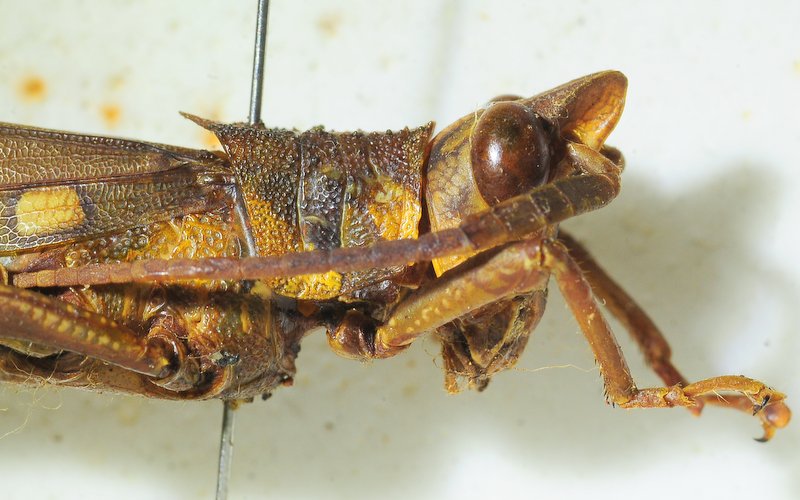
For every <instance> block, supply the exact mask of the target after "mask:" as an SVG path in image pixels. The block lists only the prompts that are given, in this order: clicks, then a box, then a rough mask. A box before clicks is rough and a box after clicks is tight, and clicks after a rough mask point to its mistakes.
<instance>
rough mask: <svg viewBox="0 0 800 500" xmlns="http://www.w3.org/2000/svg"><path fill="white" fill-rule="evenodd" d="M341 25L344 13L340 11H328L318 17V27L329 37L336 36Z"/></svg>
mask: <svg viewBox="0 0 800 500" xmlns="http://www.w3.org/2000/svg"><path fill="white" fill-rule="evenodd" d="M341 25H342V15H341V14H340V13H338V12H328V13H326V14H323V15H322V16H320V17H319V18H318V19H317V29H318V30H319V31H320V33H322V34H323V35H325V36H326V37H328V38H333V37H335V36H336V35H337V34H338V33H339V28H340V27H341Z"/></svg>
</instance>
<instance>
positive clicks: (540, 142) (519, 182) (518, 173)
mask: <svg viewBox="0 0 800 500" xmlns="http://www.w3.org/2000/svg"><path fill="white" fill-rule="evenodd" d="M549 149H550V148H549V145H548V138H547V133H546V132H545V130H544V128H543V127H542V121H541V119H540V118H539V116H538V115H537V114H536V113H534V112H533V111H532V110H530V109H529V108H527V107H526V106H524V105H522V104H520V103H518V102H514V101H500V102H497V103H496V104H492V105H491V106H489V107H488V108H487V109H486V111H484V112H483V114H482V115H481V116H480V118H478V123H477V125H476V126H475V129H474V130H473V132H472V151H471V155H472V173H473V175H474V176H475V182H476V184H477V185H478V189H479V190H480V192H481V195H482V196H483V199H484V200H486V202H487V203H489V204H490V205H494V204H497V203H499V202H500V201H503V200H507V199H508V198H511V197H513V196H516V195H518V194H522V193H524V192H526V191H528V190H530V189H531V188H533V187H536V186H539V185H541V184H543V183H544V182H545V181H547V175H548V173H549V170H550V150H549Z"/></svg>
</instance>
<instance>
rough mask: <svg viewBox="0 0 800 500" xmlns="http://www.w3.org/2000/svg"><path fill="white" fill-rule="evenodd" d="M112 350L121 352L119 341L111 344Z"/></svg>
mask: <svg viewBox="0 0 800 500" xmlns="http://www.w3.org/2000/svg"><path fill="white" fill-rule="evenodd" d="M111 348H112V349H113V350H115V351H119V348H120V344H119V341H114V342H112V343H111Z"/></svg>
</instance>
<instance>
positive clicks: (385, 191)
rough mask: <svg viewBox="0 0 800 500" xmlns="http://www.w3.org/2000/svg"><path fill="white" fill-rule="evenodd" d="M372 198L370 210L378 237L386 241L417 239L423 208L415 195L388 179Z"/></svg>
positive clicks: (381, 184) (383, 181) (382, 182)
mask: <svg viewBox="0 0 800 500" xmlns="http://www.w3.org/2000/svg"><path fill="white" fill-rule="evenodd" d="M379 189H380V190H379V191H378V192H377V193H375V195H374V196H373V197H372V200H373V202H371V203H369V205H368V207H367V208H368V210H369V214H370V215H371V216H372V220H373V221H374V222H375V227H376V228H377V233H378V235H379V236H380V237H381V238H383V239H385V240H399V239H404V238H416V237H417V236H418V235H419V219H420V217H421V216H422V206H421V205H420V204H419V200H418V199H417V196H416V194H415V193H413V192H412V191H411V190H409V189H407V188H406V187H405V186H403V185H402V184H399V183H397V182H394V181H393V180H392V179H390V178H388V177H386V178H382V179H381V181H380V188H379Z"/></svg>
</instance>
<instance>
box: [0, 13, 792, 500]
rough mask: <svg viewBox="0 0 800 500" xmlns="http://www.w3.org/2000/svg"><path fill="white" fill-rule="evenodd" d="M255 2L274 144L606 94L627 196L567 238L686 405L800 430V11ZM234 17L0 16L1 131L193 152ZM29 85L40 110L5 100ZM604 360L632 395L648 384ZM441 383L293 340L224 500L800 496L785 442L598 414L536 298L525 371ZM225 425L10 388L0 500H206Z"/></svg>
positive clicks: (565, 344) (115, 400) (2, 422)
mask: <svg viewBox="0 0 800 500" xmlns="http://www.w3.org/2000/svg"><path fill="white" fill-rule="evenodd" d="M273 3H274V5H273V8H272V11H271V13H270V23H269V41H268V55H267V81H266V98H265V103H264V119H265V121H266V122H267V124H268V125H273V126H284V127H297V128H307V127H311V126H314V125H318V124H324V125H325V126H327V127H329V128H334V129H340V130H345V129H354V128H363V129H366V130H370V129H378V130H380V129H387V128H399V127H403V126H406V125H419V124H421V123H423V122H425V121H426V120H429V119H435V120H436V121H437V122H438V123H440V124H441V125H444V124H446V123H449V122H450V121H452V120H454V119H456V118H457V117H459V116H461V115H463V114H466V113H468V112H470V111H471V110H472V109H473V108H475V107H476V106H477V105H480V104H481V103H483V102H484V101H485V100H487V99H489V98H491V97H493V96H494V95H497V94H502V93H518V94H526V95H527V94H532V93H537V92H539V91H542V90H545V89H547V88H550V87H552V86H555V85H557V84H560V83H562V82H565V81H567V80H571V79H573V78H575V77H578V76H581V75H583V74H587V73H591V72H594V71H598V70H602V69H609V68H614V69H619V70H622V71H623V72H625V73H626V74H627V76H628V78H629V80H630V86H629V93H628V101H627V107H626V111H625V113H624V115H623V118H622V122H621V123H620V125H619V127H618V129H617V130H616V131H615V132H614V133H613V134H612V136H611V139H610V141H609V142H610V143H611V144H614V145H616V146H618V147H620V148H621V149H622V151H623V152H624V153H625V155H626V157H627V160H628V166H627V169H626V171H625V174H624V181H623V193H622V195H621V196H620V197H619V199H618V200H616V201H615V202H614V203H613V204H612V205H611V206H610V207H608V208H606V209H604V210H602V211H600V212H598V213H596V214H591V215H587V216H584V217H581V218H580V219H578V220H575V221H571V222H570V223H569V224H567V227H569V228H571V229H572V231H573V233H574V234H576V236H578V237H579V238H580V239H582V240H583V241H584V242H586V243H587V244H588V246H589V247H590V248H591V249H592V250H593V251H594V253H595V255H596V256H597V257H598V258H599V259H600V261H601V262H602V263H603V264H604V266H605V267H606V268H607V269H608V270H609V271H610V272H611V273H612V275H614V276H615V277H617V278H618V279H619V280H620V281H621V282H622V283H623V284H624V285H625V286H626V287H627V288H628V290H629V291H630V292H631V293H632V294H633V295H634V297H636V298H637V299H638V300H639V301H640V302H641V304H642V305H644V306H645V308H646V309H647V310H648V311H650V313H651V314H652V315H653V317H654V318H655V320H656V321H657V323H658V324H659V325H661V327H662V328H663V329H664V330H665V332H666V334H667V336H668V338H669V339H670V340H671V341H672V345H673V347H674V357H675V360H676V363H677V364H678V366H679V367H680V368H681V369H682V370H683V371H684V373H685V375H686V376H687V377H688V378H689V379H690V380H693V379H694V380H696V379H699V378H705V377H708V376H713V375H718V374H739V373H742V374H746V375H748V376H752V377H756V378H760V379H763V380H765V381H767V382H768V383H770V384H771V385H773V386H774V387H775V388H777V389H780V390H783V391H786V392H787V393H788V395H789V397H790V399H789V402H790V404H792V403H794V405H795V408H800V387H798V380H800V378H799V377H798V375H800V371H799V370H798V367H797V360H798V354H800V349H798V340H799V339H800V331H798V330H800V329H799V328H798V326H799V325H798V323H799V322H798V312H797V311H798V308H800V300H798V299H800V287H798V283H800V259H798V257H797V251H798V248H799V245H798V243H800V242H799V241H798V230H797V228H798V216H799V215H800V201H799V198H800V165H798V163H799V160H798V151H800V149H798V148H799V147H800V127H798V111H800V37H798V36H797V35H796V33H793V32H795V31H796V29H797V25H798V21H800V8H798V5H799V4H797V3H794V2H790V1H785V2H778V1H774V2H704V3H700V2H670V3H669V4H666V3H662V4H659V5H656V4H655V3H651V2H647V3H645V2H623V1H596V2H592V1H583V2H539V1H535V2H531V1H528V2H522V1H520V2H511V1H508V2H503V1H494V2H488V1H485V2H466V1H462V2H455V1H449V2H448V1H430V0H427V1H423V0H420V1H405V2H396V1H395V2H378V1H366V0H364V1H338V2H335V1H326V2H323V1H313V2H302V3H301V2H289V1H287V0H276V1H274V2H273ZM254 15H255V2H236V3H234V2H222V1H217V2H202V3H201V2H188V1H186V2H161V1H147V2H101V1H99V0H96V1H85V2H72V3H67V2H63V3H62V2H59V3H55V2H53V3H44V2H26V3H25V4H24V5H23V4H22V2H11V1H2V2H0V74H1V75H2V78H0V103H1V104H0V120H3V121H10V122H17V123H26V124H32V125H38V126H43V127H52V128H60V129H68V130H76V131H82V132H93V133H98V134H112V135H121V136H127V137H133V138H139V139H145V140H152V141H158V142H167V143H174V144H179V145H185V146H197V147H204V146H205V142H206V140H207V137H206V136H204V135H203V134H202V133H201V131H200V130H198V128H197V127H196V126H195V125H193V124H191V123H189V122H187V121H186V120H183V119H182V118H181V117H180V116H179V115H178V114H177V112H178V111H179V110H182V111H188V112H192V113H196V114H198V115H200V116H205V117H209V118H214V119H218V120H223V121H241V120H244V119H245V118H246V115H247V109H248V104H247V102H248V97H249V78H250V64H251V57H252V47H251V44H252V31H253V25H254V17H253V16H254ZM30 78H40V79H41V80H42V81H43V82H44V84H45V92H44V95H43V96H41V98H39V99H31V98H30V97H26V96H25V93H24V92H22V91H21V89H20V86H21V85H22V84H23V83H24V82H25V81H27V80H28V79H30ZM115 109H116V110H118V111H119V114H118V116H117V118H116V119H111V120H109V119H108V116H106V117H105V118H104V111H103V110H106V111H105V113H106V114H109V110H115ZM110 114H111V115H113V114H114V113H113V112H111V113H110ZM1 313H2V312H0V314H1ZM619 337H620V340H621V341H622V343H623V347H624V348H625V351H626V353H627V355H628V360H629V361H630V364H631V366H632V369H633V370H634V373H635V376H636V378H637V380H638V382H639V385H640V386H648V385H653V384H656V383H657V380H656V378H655V377H654V376H653V375H652V374H650V373H649V372H648V371H647V369H646V368H645V367H644V366H643V365H642V363H641V356H640V355H639V354H638V353H637V352H636V350H635V348H634V346H633V345H631V343H630V342H628V340H627V338H625V334H624V332H622V331H620V332H619ZM439 364H440V362H439V359H438V346H437V344H436V343H435V341H433V340H426V341H423V342H420V343H419V345H417V346H416V348H415V349H413V350H412V352H409V353H407V354H404V355H402V356H400V357H398V358H396V359H392V360H388V361H382V362H375V363H372V364H370V365H360V364H358V363H355V362H352V361H347V360H343V359H338V358H337V357H335V356H334V355H333V354H332V353H330V352H329V351H328V350H327V347H326V346H325V342H324V338H322V337H321V336H320V337H319V338H310V339H307V341H306V342H305V343H304V345H303V351H302V352H301V354H300V358H299V361H298V376H297V380H296V385H295V387H293V388H291V389H286V390H279V391H278V392H277V393H276V394H275V395H274V397H273V398H272V399H271V400H270V401H268V402H266V403H262V402H257V403H255V404H253V405H248V406H246V407H244V408H242V410H241V411H239V412H238V420H237V429H236V450H235V457H234V470H233V478H232V486H231V497H232V498H266V497H269V498H369V497H373V496H376V495H379V494H380V495H381V496H384V497H388V498H409V497H411V496H412V495H413V496H414V497H421V498H448V497H450V498H455V497H463V498H470V497H472V498H478V497H486V496H500V495H502V496H506V497H512V498H514V497H532V496H539V497H541V498H554V497H558V498H587V497H590V496H591V497H593V498H642V497H645V496H646V497H647V498H652V499H661V498H664V499H666V498H670V499H671V498H684V497H688V498H693V497H701V496H703V497H705V498H771V499H788V498H798V497H800V475H798V471H800V454H799V453H798V450H799V449H800V423H799V422H795V423H794V425H793V426H790V427H789V428H788V429H787V430H785V431H782V432H780V433H779V434H778V436H776V438H775V439H774V441H773V442H770V443H769V444H767V445H761V444H758V443H755V442H753V441H752V439H751V438H752V437H756V436H758V435H759V433H760V427H759V425H758V422H757V421H756V420H755V419H753V418H750V417H748V416H746V415H744V414H738V413H734V412H730V411H723V410H718V409H714V408H711V409H709V410H707V411H706V413H705V414H704V416H703V417H702V418H700V419H695V418H693V417H691V416H690V415H689V414H688V413H687V412H685V411H682V410H677V409H676V410H649V411H646V410H641V411H622V410H613V409H611V408H610V407H607V406H606V405H605V404H604V402H603V397H602V385H601V383H600V379H599V376H598V373H597V371H596V369H595V368H594V362H593V360H592V357H591V354H590V351H589V349H588V347H587V345H586V344H585V342H584V341H583V339H582V336H581V335H580V333H579V331H578V327H577V325H576V323H575V322H574V320H573V319H572V318H571V317H570V316H569V314H568V313H567V311H566V308H565V306H564V304H563V302H562V301H561V298H560V296H559V295H558V293H557V290H555V287H553V288H552V289H551V299H550V308H549V309H548V312H547V314H546V315H545V318H544V320H543V321H542V324H541V325H540V326H539V328H538V330H537V331H536V333H535V335H534V338H533V339H532V341H531V342H530V344H529V347H528V351H527V352H526V354H525V356H524V357H523V358H522V360H521V362H520V364H519V367H518V369H516V370H514V371H511V372H509V373H507V374H504V375H501V376H498V377H496V379H495V380H494V381H493V382H492V384H491V385H490V386H489V388H488V390H487V391H486V392H484V393H482V394H476V393H466V394H462V395H459V396H455V397H451V396H448V395H447V394H445V392H444V391H443V389H442V385H441V384H442V375H441V370H440V369H439V367H438V365H439ZM220 414H221V404H219V402H213V401H212V402H207V403H159V402H151V401H146V400H143V399H141V398H132V397H122V396H99V395H96V394H88V393H83V392H80V391H76V390H69V389H62V390H52V389H40V390H32V389H24V388H19V387H14V386H4V387H2V388H0V435H3V437H2V439H0V484H1V485H2V486H0V489H1V490H2V496H3V497H4V498H94V497H98V498H100V497H102V498H108V497H109V496H110V497H111V498H115V499H123V498H209V497H211V496H212V493H213V489H214V484H215V475H214V474H215V467H216V460H217V458H216V451H217V438H218V427H219V423H220Z"/></svg>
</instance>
